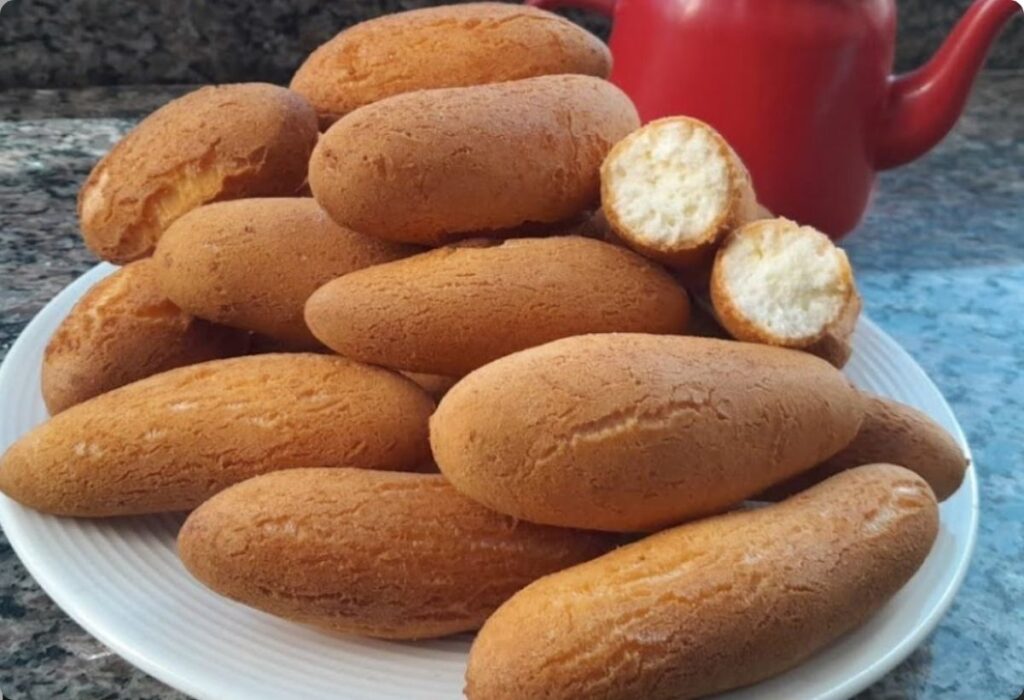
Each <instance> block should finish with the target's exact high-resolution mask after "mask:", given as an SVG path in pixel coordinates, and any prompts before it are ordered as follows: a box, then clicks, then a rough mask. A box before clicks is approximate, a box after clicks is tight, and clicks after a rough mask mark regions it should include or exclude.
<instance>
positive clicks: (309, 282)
mask: <svg viewBox="0 0 1024 700" xmlns="http://www.w3.org/2000/svg"><path fill="white" fill-rule="evenodd" d="M416 251H417V249H416V248H414V247H412V246H408V245H402V244H399V243H391V242H389V241H382V240H380V239H379V238H372V237H370V236H364V235H363V234H361V233H356V232H355V231H351V230H349V229H347V228H345V227H343V226H339V225H338V224H336V223H334V221H332V220H331V218H330V217H329V216H327V214H325V213H324V211H323V210H322V209H321V208H320V207H319V206H317V203H316V202H315V201H313V200H312V199H310V198H296V197H278V198H271V199H240V200H236V201H233V202H219V203H216V204H207V205H206V206H202V207H198V208H196V209H193V210H192V211H191V212H189V213H188V214H185V215H184V216H182V217H181V218H180V219H178V220H177V221H175V222H174V223H173V224H171V226H170V227H168V229H167V231H166V232H165V233H164V235H163V236H162V237H161V239H160V243H159V244H158V245H157V248H156V252H155V253H154V260H155V262H156V269H157V273H158V275H159V279H160V285H161V287H162V288H163V291H164V293H165V294H167V296H168V297H170V298H171V300H173V301H174V303H176V304H177V305H178V306H180V307H181V308H183V309H186V310H187V311H188V312H189V313H192V314H195V315H196V316H198V317H200V318H205V319H207V320H210V321H216V322H218V323H223V324H225V325H228V326H233V327H235V328H242V329H245V330H249V331H255V332H258V333H260V334H262V335H265V336H268V337H270V338H274V339H276V340H279V341H281V342H282V343H284V344H285V345H286V346H287V347H290V348H291V349H315V348H317V347H318V346H319V343H318V342H317V341H316V339H315V338H314V337H313V334H312V333H310V332H309V329H308V328H307V327H306V322H305V321H304V320H303V318H302V310H303V306H304V305H305V303H306V299H308V298H309V295H310V294H312V293H313V292H314V291H315V290H316V289H317V287H320V286H321V285H323V284H324V283H326V282H329V281H330V280H333V279H334V278H336V277H340V276H341V275H344V274H346V273H348V272H352V271H353V270H358V269H361V268H364V267H369V266H370V265H376V264H378V263H382V262H388V261H390V260H395V259H397V258H400V257H403V256H405V255H410V254H412V253H414V252H416Z"/></svg>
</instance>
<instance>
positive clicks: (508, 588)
mask: <svg viewBox="0 0 1024 700" xmlns="http://www.w3.org/2000/svg"><path fill="white" fill-rule="evenodd" d="M614 544H615V540H614V538H612V537H609V536H608V535H599V534H597V533H590V532H583V531H580V530H564V529H561V528H553V527H544V526H542V525H530V524H529V523H521V522H518V521H516V520H514V519H512V518H509V517H506V516H504V515H498V514H497V513H495V512H493V511H490V510H488V509H486V508H484V507H483V506H480V505H477V504H476V503H473V502H472V501H470V500H469V499H467V498H464V497H463V496H460V495H459V494H458V493H456V492H455V490H454V489H453V488H452V487H451V486H450V485H449V484H448V482H446V481H445V479H444V477H442V476H440V475H438V474H433V475H428V474H398V473H384V472H371V471H365V470H359V469H295V470H290V471H288V472H278V473H275V474H266V475H264V476H260V477H256V478H254V479H250V480H248V481H245V482H243V483H241V484H237V485H235V486H233V487H231V488H229V489H227V490H226V491H224V492H222V493H220V494H218V495H216V496H214V497H213V498H212V499H210V500H209V501H207V502H206V503H204V504H203V505H202V506H200V507H199V508H198V509H197V510H196V511H195V512H193V513H192V515H191V516H189V518H188V520H187V521H185V525H184V527H182V529H181V533H180V534H179V536H178V551H179V553H180V555H181V559H182V561H183V562H184V563H185V566H186V568H188V570H189V571H190V572H192V574H193V575H194V576H195V577H196V578H198V579H199V580H200V581H202V582H203V583H204V584H206V585H207V586H209V587H210V588H211V589H213V590H214V591H216V592H217V593H220V594H221V595H224V596H227V597H228V598H231V599H233V600H236V601H238V602H241V603H245V604H246V605H250V606H252V607H254V608H258V609H259V610H263V611H265V612H268V613H271V614H273V615H279V616H281V617H285V618H288V619H291V620H295V621H297V622H304V623H308V624H312V625H316V626H318V627H326V628H329V629H333V630H338V631H341V632H348V633H352V634H363V635H369V636H371V637H384V638H389V639H422V638H424V637H440V636H443V635H447V634H452V633H455V632H463V631H466V630H475V629H477V628H479V627H480V625H481V624H483V621H484V620H485V619H486V618H487V616H488V615H490V614H491V613H492V612H494V610H495V609H496V608H497V607H498V606H499V605H501V603H503V602H504V601H505V600H506V599H507V598H508V597H509V596H511V595H512V594H513V593H515V592H516V591H518V590H519V589H520V588H522V587H523V586H525V585H526V584H528V583H530V582H531V581H533V580H535V579H537V578H539V577H541V576H544V575H546V574H550V573H552V572H554V571H558V570H560V569H564V568H566V567H567V566H572V565H574V564H578V563H580V562H583V561H586V560H587V559H592V558H593V557H595V556H598V555H600V554H603V553H604V552H606V551H607V550H608V549H610V548H611V547H612V546H613V545H614Z"/></svg>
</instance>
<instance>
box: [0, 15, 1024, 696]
mask: <svg viewBox="0 0 1024 700" xmlns="http://www.w3.org/2000/svg"><path fill="white" fill-rule="evenodd" d="M17 1H18V0H15V2H17ZM5 12H6V10H5ZM178 92H180V89H173V90H166V89H162V88H157V89H152V88H148V89H147V88H138V89H132V90H125V91H123V92H118V91H110V90H90V91H81V92H66V93H65V92H58V93H41V94H34V93H28V92H20V93H17V92H7V93H2V92H0V119H4V121H0V355H2V354H4V353H5V351H6V349H7V348H8V347H9V345H10V343H11V341H13V339H14V338H15V336H16V335H17V333H18V332H19V331H20V330H21V328H22V327H23V326H24V325H25V323H27V322H28V320H29V319H30V318H31V317H32V315H33V314H34V313H36V312H37V311H38V310H39V309H40V307H42V305H43V304H44V303H45V302H46V301H47V300H48V299H49V298H50V297H52V296H53V295H54V294H55V293H56V292H57V291H58V290H59V289H60V288H61V287H63V286H64V285H66V284H67V283H69V282H70V281H71V280H73V279H74V278H75V276H77V275H78V274H80V273H81V272H83V271H84V270H86V269H87V268H88V267H90V266H91V265H92V264H93V260H92V258H91V256H90V255H89V254H88V253H87V252H86V251H85V250H84V248H83V247H82V245H81V242H80V240H79V238H78V235H77V232H76V227H75V220H74V198H75V193H76V190H77V187H78V184H79V183H80V182H81V180H82V179H83V177H84V176H85V175H86V173H87V171H88V169H89V168H90V166H91V165H92V163H93V161H94V160H95V159H96V158H97V157H98V156H99V155H100V154H101V153H103V152H104V151H105V149H107V148H108V147H109V146H110V145H111V144H112V143H113V142H114V140H115V139H116V138H117V137H118V135H119V134H121V133H122V132H123V131H124V130H125V129H127V128H128V127H129V126H130V125H131V124H132V123H133V117H134V115H137V114H139V113H141V112H144V111H147V110H149V109H152V107H153V106H154V105H156V104H159V103H160V102H162V101H163V100H165V99H167V98H169V97H170V96H172V95H174V94H177V93H178ZM76 114H80V115H88V118H75V115H76ZM104 115H112V116H104ZM15 119H17V120H15ZM848 249H849V251H850V254H851V256H852V259H853V261H854V264H855V266H856V268H857V270H858V273H859V280H860V285H861V290H862V292H863V294H864V297H865V300H866V305H867V311H868V313H869V314H870V315H871V316H872V318H874V320H875V321H876V322H878V323H879V324H880V325H881V326H882V327H883V328H884V329H885V330H886V331H888V332H889V333H891V334H892V335H893V336H895V338H896V339H897V340H898V341H899V342H900V343H902V344H903V346H904V347H905V348H907V350H909V351H910V353H911V354H912V355H914V357H915V358H916V359H917V360H918V362H920V363H921V364H922V365H923V366H924V367H925V369H926V370H927V371H928V373H929V374H930V375H931V376H932V378H933V379H934V380H935V381H936V383H937V384H938V385H939V387H940V388H941V389H942V391H943V393H944V394H945V395H946V397H947V398H948V399H949V401H950V403H951V404H952V405H953V408H954V410H955V411H956V413H957V415H958V417H959V419H960V421H961V422H962V423H963V425H964V428H965V429H966V432H967V434H968V436H969V439H970V441H971V444H972V446H973V449H974V455H975V458H976V462H977V469H978V474H979V477H980V481H981V503H982V520H981V523H982V524H981V532H980V537H979V541H978V548H977V552H976V555H975V559H974V562H973V566H972V568H971V571H970V574H969V575H968V577H967V580H966V583H965V585H964V587H963V589H962V590H961V592H960V594H959V596H958V597H957V599H956V602H955V603H954V605H953V608H952V610H951V611H950V613H949V615H948V616H947V617H946V618H945V620H944V621H943V622H942V624H941V626H940V627H939V629H938V630H937V632H936V633H935V634H934V635H933V636H932V637H931V638H930V639H929V640H928V641H927V642H926V644H925V645H924V646H922V647H921V648H920V649H919V650H918V651H917V652H916V653H914V655H913V656H911V657H910V659H909V660H908V661H907V662H906V663H904V664H903V665H902V666H900V667H899V668H898V669H897V670H896V671H894V672H893V673H891V674H890V675H889V676H887V677H886V678H885V679H884V680H882V681H881V682H880V683H878V684H877V685H876V686H875V687H873V688H872V689H871V690H869V691H868V692H866V693H865V694H864V695H863V696H862V698H861V700H906V699H908V698H921V699H928V700H932V699H942V700H1013V699H1014V698H1017V696H1018V695H1019V694H1020V693H1021V692H1022V691H1024V72H1016V73H1003V74H989V75H987V76H985V77H984V78H983V79H982V81H981V83H980V84H979V86H978V88H977V89H976V91H975V94H974V98H973V100H972V103H971V107H970V110H969V112H968V114H967V116H966V118H965V119H964V120H963V121H962V122H961V124H960V126H959V127H958V128H957V130H956V131H955V133H954V134H953V135H952V136H951V137H950V138H948V139H947V140H946V142H945V143H944V144H943V145H942V146H941V147H940V148H939V149H938V150H937V151H935V152H934V153H933V154H932V155H930V156H928V157H927V158H925V159H923V160H922V161H920V162H918V163H916V164H914V165H911V166H908V167H906V168H903V169H900V170H897V171H893V172H891V173H886V174H885V175H884V176H883V177H882V178H881V182H880V187H879V191H878V195H877V197H876V199H875V201H874V205H873V209H872V210H871V212H870V214H869V215H868V217H867V219H866V220H865V222H864V224H863V225H862V226H861V228H860V229H859V230H858V231H857V232H856V233H855V234H854V235H853V236H852V237H851V238H849V239H848ZM0 689H3V692H4V693H5V695H6V696H7V697H13V698H15V699H16V700H50V699H51V698H83V699H85V698H88V699H90V700H96V699H100V698H153V699H158V700H171V699H175V700H177V699H179V698H182V697H183V696H181V695H180V694H178V693H176V692H174V691H172V690H169V689H166V688H165V687H164V686H162V685H161V684H160V683H159V682H157V681H155V680H153V679H151V678H149V677H148V676H146V675H145V674H143V673H141V672H140V671H137V670H135V669H134V668H132V667H131V666H130V665H128V664H127V663H126V662H124V661H122V660H120V659H119V658H118V657H116V656H114V655H112V654H110V653H109V652H108V651H107V650H105V649H104V648H103V646H102V645H101V644H99V643H98V642H96V641H95V640H93V639H92V638H91V637H90V636H89V635H88V634H86V633H85V632H83V631H82V630H81V629H80V628H79V627H78V626H77V625H76V624H75V623H73V622H71V621H70V620H69V619H68V618H67V617H66V616H65V615H64V614H63V613H62V612H61V611H60V610H59V609H57V608H56V607H55V606H54V604H53V603H52V602H50V600H49V599H48V598H47V596H46V595H45V594H44V593H42V592H41V591H40V590H39V588H38V586H37V585H36V584H35V583H34V582H33V580H32V579H31V577H30V576H29V575H28V574H27V573H26V572H25V570H24V569H23V568H22V566H21V564H20V562H19V561H18V560H17V558H16V557H15V555H14V553H13V552H12V550H11V548H10V546H9V545H8V544H7V542H6V540H4V539H3V538H2V537H0Z"/></svg>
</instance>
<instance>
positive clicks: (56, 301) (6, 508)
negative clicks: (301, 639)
mask: <svg viewBox="0 0 1024 700" xmlns="http://www.w3.org/2000/svg"><path fill="white" fill-rule="evenodd" d="M117 269H118V268H117V267H116V266H114V265H111V264H110V263H106V262H102V263H99V264H97V265H94V266H93V267H91V268H90V269H89V270H87V271H85V272H84V273H82V274H81V275H79V276H78V277H76V278H75V279H74V280H73V281H72V282H71V283H69V284H68V285H67V286H65V287H64V288H63V289H61V290H60V291H59V292H58V293H57V294H56V295H54V296H53V298H51V299H50V300H49V301H48V302H47V303H46V304H45V305H44V306H43V307H42V308H41V309H40V310H39V311H38V312H37V313H36V314H35V315H34V316H33V317H32V319H31V320H30V321H29V322H28V323H27V324H26V325H25V327H24V328H23V329H22V330H21V332H20V333H19V334H18V337H17V338H16V339H15V341H14V342H13V343H12V344H11V346H10V348H8V351H7V354H6V356H5V357H4V359H3V362H2V363H0V387H3V386H5V385H6V384H7V382H8V381H9V378H8V375H9V374H13V373H14V371H15V369H14V367H15V365H16V364H20V363H19V362H18V360H19V359H20V357H21V355H22V354H27V352H28V351H27V350H26V349H25V348H26V347H27V346H28V345H29V343H30V337H31V336H32V335H34V331H35V330H36V328H38V327H39V326H42V325H44V324H45V323H46V322H47V321H48V320H49V319H50V317H51V316H53V315H55V314H58V313H60V310H59V308H58V307H60V306H62V305H63V304H64V303H66V300H67V298H68V297H74V300H73V302H72V303H74V301H77V300H78V298H80V297H81V296H82V294H84V292H85V291H86V290H87V289H88V288H89V287H90V286H92V285H93V284H95V283H96V282H97V281H99V279H101V278H103V277H105V276H107V275H109V274H111V273H112V272H114V271H115V270H117ZM65 315H66V314H65ZM860 323H861V324H862V325H863V326H865V327H870V329H871V330H872V332H874V333H876V334H877V335H878V336H879V337H881V339H882V341H883V342H885V343H886V344H887V345H888V346H889V349H891V350H892V351H893V352H894V353H896V354H897V355H899V356H900V359H901V360H902V361H903V363H904V364H905V365H906V366H907V367H908V368H912V369H911V370H910V371H912V372H913V374H914V375H915V377H914V382H915V383H918V384H921V385H924V386H926V387H927V389H928V390H930V392H932V393H934V395H935V396H936V397H937V399H938V401H939V402H940V403H941V405H942V406H943V408H945V410H946V411H948V412H949V415H950V416H952V418H953V424H952V426H951V427H952V428H953V430H952V432H953V437H954V439H956V441H957V443H958V444H959V445H960V446H961V448H962V449H963V450H964V452H965V454H966V456H967V459H968V468H967V470H966V472H965V474H964V480H963V486H962V487H966V488H967V489H968V494H969V499H968V506H969V509H968V512H969V520H970V522H969V528H968V529H967V531H966V533H965V534H966V541H965V545H964V555H963V557H962V558H961V560H960V561H959V562H958V565H957V568H956V570H955V571H954V572H953V576H952V578H951V579H950V580H949V583H948V585H947V586H946V587H945V590H943V591H942V593H941V596H940V597H939V600H938V602H937V604H936V605H935V606H934V607H933V609H932V610H933V614H931V616H930V617H929V619H928V620H927V621H926V622H925V623H924V624H921V625H919V626H918V627H917V628H916V629H915V630H914V631H913V633H912V634H910V635H908V636H906V637H904V638H903V639H902V640H901V641H900V642H899V643H898V644H897V645H896V646H894V647H892V648H891V649H889V650H888V651H887V652H886V653H885V654H884V655H883V656H881V657H880V658H878V659H877V660H876V661H875V662H873V663H871V664H869V665H867V666H865V667H864V668H861V669H860V670H858V671H857V672H856V673H855V674H853V675H851V676H849V677H847V678H846V679H844V680H843V681H842V682H840V683H838V684H837V685H836V686H834V687H832V688H831V689H830V690H828V691H826V692H825V693H823V694H821V695H819V696H818V697H817V698H816V700H844V699H846V698H850V697H853V696H854V695H856V694H857V693H859V692H861V691H863V690H865V689H866V688H868V687H869V686H870V685H872V684H873V683H875V682H877V681H878V680H880V679H881V678H883V677H884V676H885V675H887V674H888V673H890V672H891V671H892V670H893V669H894V668H896V667H897V666H898V665H899V664H901V663H902V662H903V661H905V660H906V659H907V658H908V657H909V656H910V655H911V654H912V653H913V652H914V650H915V649H917V648H918V647H919V646H920V645H921V644H922V643H923V642H924V640H925V639H926V638H927V637H928V636H930V635H931V634H932V633H933V632H934V631H935V629H936V628H937V627H938V625H939V623H941V622H942V620H943V619H944V618H945V616H946V614H947V613H948V612H949V608H950V607H951V606H952V604H953V601H954V599H955V598H956V594H957V593H958V591H959V590H960V589H961V587H962V586H963V582H964V579H965V577H966V575H967V572H968V571H969V570H970V567H971V562H972V561H973V559H974V555H975V549H976V545H977V539H978V530H979V520H980V495H979V485H978V479H977V473H976V469H975V461H974V457H973V454H972V451H971V447H970V444H969V443H968V441H967V436H966V435H965V434H964V431H963V426H962V425H961V424H960V421H959V419H957V417H956V413H955V411H953V408H952V406H950V404H949V402H948V401H947V399H946V397H945V395H944V394H943V393H942V391H941V390H940V389H939V387H938V386H937V385H936V384H935V382H934V381H933V380H932V379H931V377H929V376H928V374H927V372H925V370H924V368H923V367H922V366H921V365H920V364H919V363H918V362H917V361H916V360H915V359H914V358H913V356H912V355H911V354H910V353H909V352H907V351H906V349H905V348H904V347H903V346H902V345H900V344H899V342H897V341H896V339H895V338H893V337H892V336H891V335H889V334H888V333H886V332H885V330H884V329H882V328H881V327H880V326H879V325H878V324H876V323H875V322H874V321H872V320H871V319H870V318H869V317H868V316H867V315H866V314H863V315H862V316H861V319H860ZM12 358H15V359H14V360H12ZM28 359H32V358H28ZM3 400H4V397H3V396H2V395H0V402H2V401H3ZM6 448H7V445H2V446H0V449H3V450H6ZM12 506H17V504H16V503H15V502H14V501H11V500H10V499H8V498H7V497H6V496H4V495H2V494H0V528H2V529H3V531H4V533H5V535H6V537H7V540H8V542H9V543H10V545H11V548H12V550H13V551H14V552H15V554H16V555H17V556H18V558H19V560H20V561H21V563H22V565H23V566H24V567H25V569H26V570H27V571H28V573H29V574H30V575H31V576H32V578H33V580H34V581H35V582H36V584H37V585H38V586H39V587H40V588H41V589H42V590H43V591H44V592H45V593H46V595H48V596H49V597H50V599H51V600H53V602H54V603H56V604H57V606H58V607H59V608H60V609H61V610H62V611H63V612H64V613H65V614H67V615H68V617H70V618H71V619H73V620H74V621H75V622H76V623H78V624H79V625H80V626H81V627H82V628H83V629H84V630H85V631H86V632H87V633H89V634H90V635H92V636H93V637H95V638H96V639H97V640H99V641H100V642H101V643H102V644H104V645H105V646H107V647H108V648H109V649H111V650H112V651H113V652H115V653H116V654H117V655H118V656H120V657H121V658H123V659H124V660H126V661H128V662H129V663H130V664H132V665H133V666H135V667H136V668H138V669H140V670H141V671H143V672H144V673H147V674H149V675H151V676H152V677H154V678H156V679H157V680H159V681H161V682H163V683H165V684H166V685H168V686H170V687H171V688H173V689H175V690H178V691H179V692H182V693H185V694H186V695H189V696H191V697H194V698H197V699H199V700H219V698H217V697H216V696H214V695H212V694H211V689H210V688H208V687H205V686H203V685H201V684H197V683H195V682H193V681H192V680H191V679H190V678H188V677H187V676H186V675H184V674H183V673H182V672H180V671H177V670H175V669H174V668H172V667H170V666H168V665H166V664H165V663H162V662H161V661H160V660H159V659H156V658H153V657H152V656H151V655H148V654H146V653H143V652H138V651H136V650H135V649H133V648H132V647H131V646H129V645H128V644H126V643H122V641H121V640H120V638H119V637H118V635H117V634H115V633H113V632H108V629H107V627H106V626H105V624H104V623H103V622H102V621H98V620H94V619H93V616H92V613H91V612H90V610H89V609H88V608H87V606H84V605H83V604H82V603H81V602H80V599H78V598H76V597H75V596H74V595H73V594H72V593H71V591H69V590H68V589H67V588H66V587H64V586H62V585H61V584H60V583H59V582H58V581H56V580H55V579H51V578H50V574H49V571H48V566H47V564H46V563H45V561H44V560H45V557H44V556H42V554H41V552H39V551H35V552H33V551H30V550H28V549H26V547H25V546H24V539H23V538H22V536H21V530H22V527H23V524H22V523H20V522H19V521H18V520H17V519H16V518H13V517H11V512H12ZM748 687H751V688H752V687H756V684H755V685H754V686H748Z"/></svg>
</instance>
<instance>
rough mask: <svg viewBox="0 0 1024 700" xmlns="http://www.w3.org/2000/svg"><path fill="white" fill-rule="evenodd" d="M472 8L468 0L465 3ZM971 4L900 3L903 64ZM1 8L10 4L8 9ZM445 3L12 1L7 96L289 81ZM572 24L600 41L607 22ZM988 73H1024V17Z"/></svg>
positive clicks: (0, 52) (6, 32)
mask: <svg viewBox="0 0 1024 700" xmlns="http://www.w3.org/2000/svg"><path fill="white" fill-rule="evenodd" d="M461 1H462V2H465V1H466V0H461ZM969 2H970V0H899V18H900V32H899V34H900V37H899V42H898V48H897V65H898V66H899V67H900V68H901V69H905V68H910V67H914V66H918V65H920V64H921V63H923V62H924V61H925V59H926V58H927V57H928V56H929V55H930V54H931V53H932V51H934V50H935V48H936V47H937V46H938V45H939V43H940V42H941V41H942V39H943V37H945V35H946V33H947V32H948V31H949V29H950V27H952V26H953V24H954V22H955V21H956V19H957V18H958V17H959V16H960V15H961V13H962V12H963V11H964V9H965V8H966V7H967V6H968V4H969ZM0 4H3V3H0ZM438 4H441V2H440V1H439V0H333V1H332V2H321V1H320V0H217V1H216V2H203V1H201V0H198V1H197V0H136V1H133V2H117V0H10V1H9V2H7V4H6V5H3V9H2V11H0V88H2V87H37V88H46V87H71V86H75V87H81V86H94V85H138V84H144V83H162V84H169V83H209V82H221V83H223V82H240V81H249V80H266V81H270V82H276V83H287V82H288V80H289V79H290V78H291V75H292V73H294V72H295V69H296V68H297V67H298V66H299V64H300V63H302V60H303V59H304V58H305V57H306V55H307V54H309V52H310V51H312V50H313V49H314V48H316V47H317V46H319V45H320V44H322V43H323V42H325V41H326V40H327V39H329V38H331V37H332V36H334V34H336V33H337V32H339V31H341V30H342V29H344V28H345V27H348V26H351V25H352V24H355V23H357V22H360V21H363V20H366V19H370V18H372V17H377V16H380V15H382V14H386V13H390V12H398V11H401V10H409V9H414V8H418V7H425V6H429V5H438ZM568 14H569V16H570V17H572V18H573V19H574V20H576V21H578V22H580V23H581V24H583V25H584V26H586V27H587V28H588V29H590V30H591V31H593V32H595V33H596V34H598V35H599V36H601V37H602V38H607V36H608V30H609V22H608V21H607V20H606V19H604V18H602V17H598V16H596V15H594V14H592V13H583V12H577V11H570V12H569V13H568ZM988 65H989V67H990V68H1024V19H1022V18H1018V19H1016V20H1015V21H1014V22H1012V23H1011V26H1010V27H1009V28H1008V29H1007V31H1006V32H1005V34H1004V36H1003V38H1002V40H1001V41H1000V42H998V43H997V44H996V46H995V48H994V50H993V52H992V56H991V59H990V61H989V64H988Z"/></svg>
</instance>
